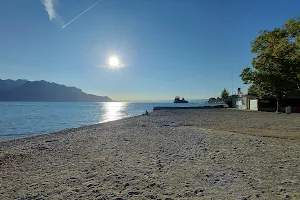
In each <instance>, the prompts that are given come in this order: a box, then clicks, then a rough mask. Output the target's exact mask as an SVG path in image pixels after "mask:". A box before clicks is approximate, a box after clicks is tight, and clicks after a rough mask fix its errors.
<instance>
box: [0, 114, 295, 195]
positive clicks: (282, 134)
mask: <svg viewBox="0 0 300 200" xmlns="http://www.w3.org/2000/svg"><path fill="white" fill-rule="evenodd" d="M0 169H1V175H0V184H1V185H0V199H102V200H104V199H118V200H121V199H161V200H171V199H300V190H299V185H300V174H299V171H300V115H299V114H292V115H285V114H275V113H262V112H251V111H237V110H229V109H208V110H174V111H173V110H172V111H164V110H160V111H155V112H153V113H151V114H150V116H137V117H133V118H128V119H123V120H118V121H114V122H107V123H104V124H98V125H91V126H86V127H81V128H76V129H70V130H65V131H61V132H57V133H50V134H46V135H40V136H35V137H30V138H25V139H17V140H11V141H6V142H0Z"/></svg>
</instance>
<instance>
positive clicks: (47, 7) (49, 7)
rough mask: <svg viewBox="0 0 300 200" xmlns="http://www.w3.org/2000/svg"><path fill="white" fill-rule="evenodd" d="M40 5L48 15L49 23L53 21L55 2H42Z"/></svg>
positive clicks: (47, 0) (49, 0) (43, 0)
mask: <svg viewBox="0 0 300 200" xmlns="http://www.w3.org/2000/svg"><path fill="white" fill-rule="evenodd" d="M42 4H43V5H44V6H45V10H46V11H47V13H48V15H49V19H50V21H52V20H53V19H55V18H56V17H57V16H56V15H57V14H56V12H55V8H54V6H55V2H54V0H42Z"/></svg>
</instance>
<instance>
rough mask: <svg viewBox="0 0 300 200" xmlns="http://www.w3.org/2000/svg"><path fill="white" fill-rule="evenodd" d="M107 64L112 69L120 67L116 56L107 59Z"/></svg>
mask: <svg viewBox="0 0 300 200" xmlns="http://www.w3.org/2000/svg"><path fill="white" fill-rule="evenodd" d="M108 64H109V66H110V67H113V68H117V67H120V61H119V58H118V57H117V56H111V57H110V58H109V59H108Z"/></svg>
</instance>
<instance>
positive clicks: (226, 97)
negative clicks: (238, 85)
mask: <svg viewBox="0 0 300 200" xmlns="http://www.w3.org/2000/svg"><path fill="white" fill-rule="evenodd" d="M221 98H222V100H223V101H224V102H227V100H228V98H229V92H228V91H227V90H226V89H225V88H224V90H223V91H222V92H221Z"/></svg>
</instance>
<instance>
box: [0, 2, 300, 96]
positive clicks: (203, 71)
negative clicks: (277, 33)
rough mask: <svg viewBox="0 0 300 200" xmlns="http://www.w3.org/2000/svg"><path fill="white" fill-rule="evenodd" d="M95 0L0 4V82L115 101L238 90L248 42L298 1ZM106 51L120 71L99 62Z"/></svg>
mask: <svg viewBox="0 0 300 200" xmlns="http://www.w3.org/2000/svg"><path fill="white" fill-rule="evenodd" d="M97 2H98V1H97V0H26V1H24V0H2V1H0V79H28V80H31V81H33V80H46V81H50V82H56V83H60V84H64V85H67V86H75V87H78V88H80V89H82V90H83V91H84V92H87V93H92V94H96V95H103V96H104V95H105V96H109V97H110V98H112V99H114V100H117V101H123V100H130V101H141V100H153V101H155V100H172V99H174V97H175V96H177V95H178V96H183V97H185V99H188V100H189V99H206V98H209V97H216V96H219V95H220V93H221V91H222V90H223V89H224V88H227V90H228V91H229V92H230V93H231V92H232V90H234V91H236V90H237V88H238V87H240V88H242V90H243V91H244V92H246V91H247V88H248V86H247V85H244V84H243V83H242V81H241V79H240V77H239V74H240V72H241V71H242V69H243V68H245V67H250V66H251V60H252V58H253V54H252V53H251V46H250V42H251V41H253V40H254V39H255V38H256V37H257V36H258V33H259V31H260V30H272V29H274V28H276V27H281V26H282V25H283V24H284V22H285V21H286V20H288V19H291V18H293V17H297V16H299V14H300V9H299V8H300V1H299V0H289V1H287V0H281V1H279V0H252V1H246V0H245V1H241V0H226V1H224V0H103V1H100V2H99V3H97ZM95 3H97V4H96V5H94V4H95ZM92 5H94V7H92V8H91V9H89V10H88V11H87V12H85V13H84V14H82V15H81V16H80V17H78V18H76V19H75V20H74V21H73V22H72V23H70V24H68V22H69V21H71V20H72V19H74V18H75V17H76V16H78V15H79V14H81V13H82V12H83V11H85V10H86V9H88V8H90V7H91V6H92ZM46 8H47V9H46ZM66 24H68V25H67V26H65V27H64V28H62V27H63V26H64V25H66ZM112 55H115V56H117V57H118V58H119V60H120V62H121V63H122V67H121V68H111V67H109V66H108V64H107V60H108V59H109V57H110V56H112Z"/></svg>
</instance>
